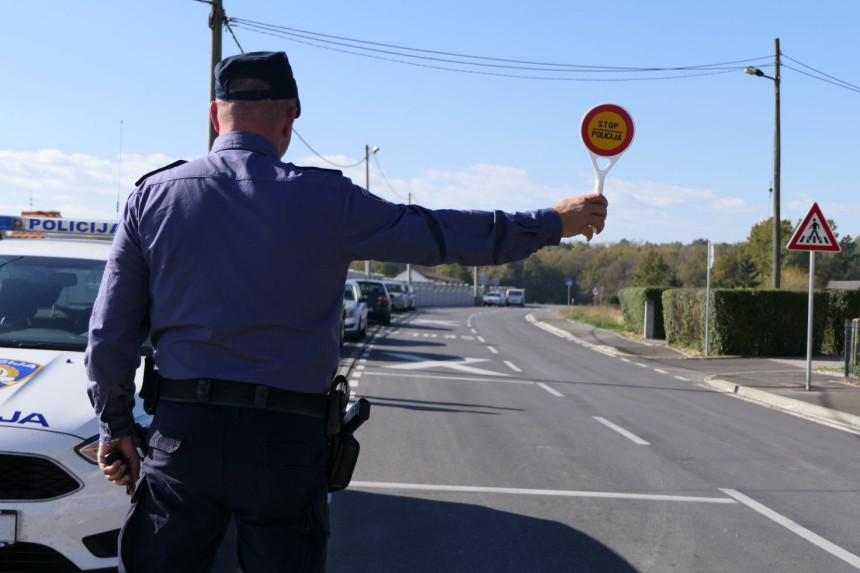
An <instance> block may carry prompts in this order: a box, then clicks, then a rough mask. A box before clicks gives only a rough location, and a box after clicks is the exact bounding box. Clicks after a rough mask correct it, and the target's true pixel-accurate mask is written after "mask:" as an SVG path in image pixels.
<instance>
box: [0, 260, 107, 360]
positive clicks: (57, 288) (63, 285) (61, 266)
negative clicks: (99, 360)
mask: <svg viewBox="0 0 860 573" xmlns="http://www.w3.org/2000/svg"><path fill="white" fill-rule="evenodd" d="M104 268H105V262H104V261H101V260H85V259H70V258H60V257H31V256H10V255H7V256H0V346H11V347H15V348H51V349H60V350H80V351H83V350H85V349H86V346H87V330H88V328H89V321H90V314H91V313H92V310H93V302H94V301H95V298H96V295H97V294H98V290H99V283H100V282H101V279H102V274H103V273H104Z"/></svg>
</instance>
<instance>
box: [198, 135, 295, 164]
mask: <svg viewBox="0 0 860 573" xmlns="http://www.w3.org/2000/svg"><path fill="white" fill-rule="evenodd" d="M234 149H242V150H245V151H252V152H256V153H264V154H266V155H271V156H272V157H274V158H275V159H277V160H280V159H281V156H280V155H279V154H278V148H277V147H275V144H274V143H272V142H271V141H269V140H268V139H266V138H265V137H263V136H262V135H258V134H256V133H251V132H250V131H228V132H227V133H223V134H221V135H219V136H218V137H216V138H215V141H214V142H213V143H212V151H210V153H218V152H220V151H228V150H234Z"/></svg>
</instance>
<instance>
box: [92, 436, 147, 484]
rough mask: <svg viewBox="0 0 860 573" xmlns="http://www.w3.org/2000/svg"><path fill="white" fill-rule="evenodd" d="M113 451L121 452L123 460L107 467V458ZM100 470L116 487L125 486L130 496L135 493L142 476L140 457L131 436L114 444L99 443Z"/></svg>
mask: <svg viewBox="0 0 860 573" xmlns="http://www.w3.org/2000/svg"><path fill="white" fill-rule="evenodd" d="M112 450H119V453H121V454H122V457H123V459H121V460H117V461H115V462H114V463H112V464H111V465H109V466H108V465H105V456H106V455H107V453H108V452H110V451H112ZM98 457H99V468H101V470H102V473H103V474H104V475H105V477H106V478H107V479H108V481H110V482H111V483H113V484H114V485H122V486H125V491H126V493H128V495H132V494H133V493H134V484H135V483H137V478H138V476H139V475H140V457H138V455H137V449H136V448H135V447H134V442H133V441H132V439H131V436H127V437H125V438H122V439H121V440H120V441H118V442H114V443H112V444H105V443H99V454H98Z"/></svg>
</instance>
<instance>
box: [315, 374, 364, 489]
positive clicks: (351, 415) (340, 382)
mask: <svg viewBox="0 0 860 573" xmlns="http://www.w3.org/2000/svg"><path fill="white" fill-rule="evenodd" d="M348 403H349V384H348V383H347V381H346V378H345V377H344V376H342V375H340V374H338V375H337V376H335V378H334V380H333V381H332V383H331V392H329V411H328V419H327V420H326V438H327V439H328V444H329V452H328V453H329V455H328V491H329V492H334V491H339V490H342V489H344V488H346V487H347V486H348V485H349V482H350V480H351V479H352V472H353V471H354V470H355V464H356V463H357V462H358V453H359V450H360V446H359V443H358V440H356V439H355V436H353V432H355V430H356V429H357V428H358V427H359V426H360V425H361V424H362V423H363V422H366V421H367V419H368V418H369V417H370V402H368V401H367V400H365V399H364V398H360V399H359V400H358V401H357V402H356V403H355V404H353V405H352V407H351V408H350V409H349V410H347V408H346V407H347V405H348Z"/></svg>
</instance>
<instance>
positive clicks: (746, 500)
mask: <svg viewBox="0 0 860 573" xmlns="http://www.w3.org/2000/svg"><path fill="white" fill-rule="evenodd" d="M720 491H721V492H723V493H725V494H726V495H728V496H730V497H733V498H735V499H736V500H738V501H739V502H741V503H742V504H744V505H745V506H747V507H749V508H750V509H753V510H755V511H757V512H759V513H760V514H762V515H763V516H765V517H767V518H768V519H770V520H772V521H774V522H776V523H778V524H779V525H781V526H783V527H785V528H786V529H788V530H789V531H791V532H792V533H794V534H795V535H799V536H800V537H802V538H803V539H805V540H807V541H809V542H810V543H813V544H815V545H817V546H818V547H820V548H821V549H823V550H825V551H827V552H828V553H830V554H831V555H833V556H835V557H838V558H839V559H841V560H843V561H845V562H846V563H848V564H849V565H853V566H854V567H855V568H857V569H860V557H858V556H857V555H854V554H853V553H850V552H848V551H846V550H845V549H843V548H841V547H839V546H838V545H836V544H834V543H832V542H830V541H828V540H826V539H824V538H823V537H821V536H820V535H818V534H816V533H813V532H811V531H810V530H808V529H806V528H805V527H803V526H802V525H800V524H798V523H797V522H795V521H792V520H790V519H789V518H787V517H785V516H784V515H782V514H779V513H777V512H775V511H774V510H772V509H770V508H769V507H767V506H765V505H762V504H761V503H759V502H757V501H756V500H754V499H752V498H750V497H747V496H745V495H744V494H742V493H740V492H739V491H737V490H734V489H723V488H720Z"/></svg>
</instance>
